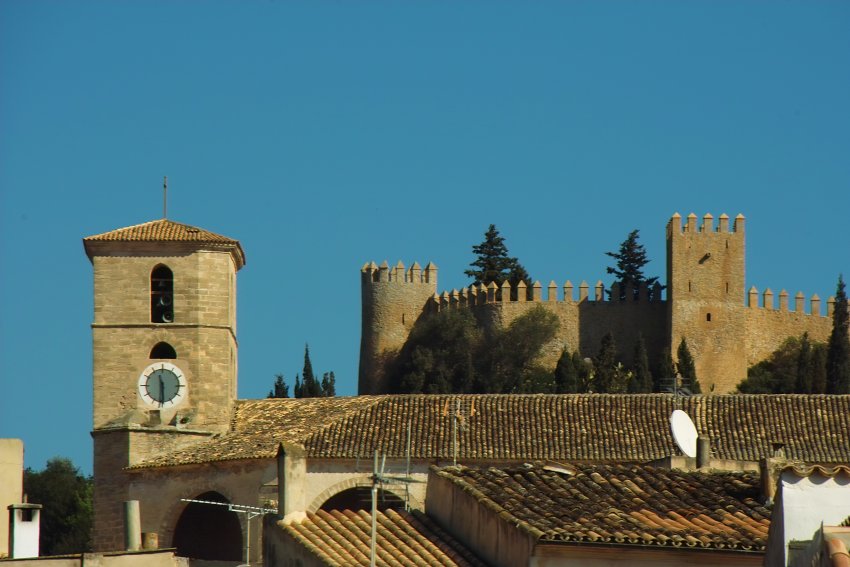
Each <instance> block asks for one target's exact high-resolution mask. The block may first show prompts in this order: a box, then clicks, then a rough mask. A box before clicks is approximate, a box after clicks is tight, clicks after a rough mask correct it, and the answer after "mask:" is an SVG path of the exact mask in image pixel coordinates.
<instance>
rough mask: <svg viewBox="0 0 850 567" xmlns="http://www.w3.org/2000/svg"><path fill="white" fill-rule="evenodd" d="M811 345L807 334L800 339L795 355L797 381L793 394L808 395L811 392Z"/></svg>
mask: <svg viewBox="0 0 850 567" xmlns="http://www.w3.org/2000/svg"><path fill="white" fill-rule="evenodd" d="M813 370H814V368H813V367H812V343H811V341H810V340H809V333H803V336H802V337H800V351H799V353H798V354H797V380H796V381H795V383H794V393H795V394H810V393H811V392H812V374H813Z"/></svg>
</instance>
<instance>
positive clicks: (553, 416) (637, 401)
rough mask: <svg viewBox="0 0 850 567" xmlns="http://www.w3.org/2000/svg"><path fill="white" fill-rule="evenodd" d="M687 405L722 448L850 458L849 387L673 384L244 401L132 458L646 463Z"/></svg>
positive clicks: (668, 440) (156, 462)
mask: <svg viewBox="0 0 850 567" xmlns="http://www.w3.org/2000/svg"><path fill="white" fill-rule="evenodd" d="M674 409H683V410H684V411H685V412H687V413H688V415H689V416H690V417H691V419H693V421H694V423H695V424H696V428H697V431H698V432H700V433H701V434H705V435H708V437H709V439H710V441H711V447H712V452H713V455H712V456H713V458H716V459H732V460H739V461H758V460H759V459H761V458H764V457H769V456H773V454H774V449H773V443H781V444H784V451H785V456H786V457H787V458H788V459H793V460H802V461H806V462H810V463H818V462H821V463H841V462H844V463H847V462H850V436H848V435H847V431H850V396H837V395H832V396H826V395H803V394H799V395H791V394H789V395H705V396H693V397H690V398H684V399H682V398H678V399H676V398H673V397H672V396H671V395H669V394H633V395H625V394H564V395H496V394H491V395H395V396H357V397H337V398H306V399H265V400H240V401H239V402H237V405H236V410H235V413H234V418H233V421H232V424H231V431H230V432H229V433H226V434H223V435H220V436H217V437H215V438H213V439H211V440H209V441H206V442H203V443H200V444H198V445H195V446H192V447H190V448H188V449H184V450H182V451H175V452H172V453H170V454H168V455H164V456H162V457H159V458H155V459H151V460H149V461H146V462H143V463H141V464H139V465H136V466H135V467H133V468H147V467H165V466H176V465H189V464H198V463H206V462H213V461H227V460H242V459H272V458H274V457H275V455H276V454H277V449H278V445H279V444H280V443H281V442H287V443H294V444H297V445H300V446H302V447H304V449H305V451H306V454H307V456H308V457H310V458H362V457H366V458H370V457H371V455H372V454H373V452H374V451H375V450H376V449H377V450H380V451H381V452H382V453H385V454H386V455H387V457H388V458H402V457H404V456H405V451H406V446H407V430H408V426H410V429H411V454H410V456H411V458H413V459H424V460H434V459H438V460H445V461H450V460H451V459H452V417H451V416H452V415H453V414H455V413H457V414H458V416H459V417H458V421H459V428H458V429H459V432H458V439H459V442H458V458H459V459H462V460H464V461H466V462H470V461H479V462H485V463H486V462H505V461H517V462H523V461H535V460H546V459H549V460H556V461H584V462H606V461H619V462H647V461H652V460H655V459H660V458H663V457H667V456H670V455H678V454H680V452H679V450H678V449H677V447H676V444H675V442H674V441H673V437H672V435H671V433H670V423H669V417H670V414H671V413H672V411H673V410H674Z"/></svg>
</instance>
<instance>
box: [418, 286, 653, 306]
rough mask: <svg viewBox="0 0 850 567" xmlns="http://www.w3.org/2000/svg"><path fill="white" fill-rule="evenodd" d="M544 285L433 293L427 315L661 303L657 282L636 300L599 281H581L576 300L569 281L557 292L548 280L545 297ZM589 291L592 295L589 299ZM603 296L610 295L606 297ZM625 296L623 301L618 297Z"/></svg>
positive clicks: (630, 292) (642, 288) (627, 291)
mask: <svg viewBox="0 0 850 567" xmlns="http://www.w3.org/2000/svg"><path fill="white" fill-rule="evenodd" d="M514 289H515V290H516V293H515V294H513V295H514V296H515V297H516V298H517V299H511V296H512V294H511V291H512V290H514ZM543 289H544V288H543V284H541V283H540V281H535V282H534V283H533V284H532V286H531V290H530V293H529V289H528V286H527V285H526V283H525V282H519V284H517V285H516V286H515V287H512V286H511V285H510V282H507V281H505V282H503V283H502V285H501V286H499V285H497V284H496V283H495V282H490V284H489V285H486V286H485V285H483V284H478V285H470V286H469V287H465V288H461V289H459V290H458V289H453V290H451V291H443V292H442V293H435V294H434V295H433V296H432V297H431V298H430V302H429V311H442V310H443V309H447V308H460V307H471V306H476V305H487V304H508V303H545V304H547V305H552V304H559V303H564V304H577V303H583V302H586V301H591V302H596V303H610V304H634V303H652V304H658V303H663V302H664V300H662V299H660V298H661V291H662V287H661V284H659V283H658V282H656V283H655V285H654V286H652V293H650V288H649V287H648V286H647V285H646V284H642V285H641V286H639V289H638V293H637V297H635V293H634V288H633V287H632V286H631V285H627V286H626V289H625V294H621V293H620V284H618V283H614V284H613V285H612V286H611V288H610V289H605V284H603V283H602V281H601V280H600V281H597V282H596V284H595V285H594V286H593V287H592V288H591V286H590V285H589V284H588V283H587V282H586V281H584V280H582V282H581V283H580V284H579V286H578V296H576V295H575V288H574V286H573V283H572V282H571V281H570V280H567V281H566V282H565V283H564V285H563V286H562V287H561V290H562V291H560V292H559V289H558V284H557V283H555V280H551V281H550V282H549V285H548V286H547V287H546V297H545V299H544V296H543ZM591 289H592V291H593V295H592V296H591V294H590V292H591ZM606 292H610V294H609V293H606ZM621 295H624V297H621Z"/></svg>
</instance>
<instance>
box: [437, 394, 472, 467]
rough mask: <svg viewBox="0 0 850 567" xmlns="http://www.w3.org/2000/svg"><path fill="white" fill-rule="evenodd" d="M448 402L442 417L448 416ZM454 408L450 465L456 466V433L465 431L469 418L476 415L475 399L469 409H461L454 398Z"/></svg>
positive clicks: (447, 401) (457, 400)
mask: <svg viewBox="0 0 850 567" xmlns="http://www.w3.org/2000/svg"><path fill="white" fill-rule="evenodd" d="M449 402H450V400H446V405H445V406H444V407H443V417H447V416H448V415H449ZM454 405H455V407H454V411H453V412H452V413H451V417H452V464H453V465H454V466H457V451H458V439H457V432H458V429H460V430H461V431H464V430H466V426H467V423H468V420H469V418H471V417H474V416H475V414H476V411H475V398H473V399H472V401H471V402H470V403H469V408H468V409H467V408H463V407H461V403H460V398H455V404H454Z"/></svg>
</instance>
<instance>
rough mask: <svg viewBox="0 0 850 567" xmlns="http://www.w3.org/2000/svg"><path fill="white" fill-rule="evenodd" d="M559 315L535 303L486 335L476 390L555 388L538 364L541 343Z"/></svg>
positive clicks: (554, 327) (551, 333)
mask: <svg viewBox="0 0 850 567" xmlns="http://www.w3.org/2000/svg"><path fill="white" fill-rule="evenodd" d="M558 325H559V324H558V317H557V316H556V315H555V314H554V313H552V312H551V311H549V310H548V309H546V308H545V307H543V306H542V305H536V306H535V307H534V308H532V309H530V310H529V311H527V312H526V313H524V314H522V315H520V316H519V317H517V318H516V319H514V320H513V321H512V322H511V324H510V325H508V326H507V328H505V329H502V330H500V331H497V332H496V333H494V335H493V336H492V337H488V340H487V344H486V345H485V348H484V349H483V353H482V355H481V356H480V357H479V360H481V361H482V362H483V368H482V370H481V371H480V372H479V377H480V378H481V379H482V380H483V382H479V388H478V389H479V391H482V392H492V393H499V392H501V393H505V394H508V393H531V392H547V391H552V390H553V389H554V382H553V380H552V372H551V370H550V371H548V372H547V371H546V370H544V369H542V368H541V367H540V365H539V364H537V359H538V357H539V355H540V352H541V350H542V349H543V346H544V345H545V344H546V343H548V342H549V341H551V340H552V339H553V338H554V336H555V333H556V332H557V331H558Z"/></svg>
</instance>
